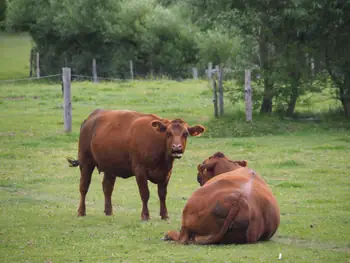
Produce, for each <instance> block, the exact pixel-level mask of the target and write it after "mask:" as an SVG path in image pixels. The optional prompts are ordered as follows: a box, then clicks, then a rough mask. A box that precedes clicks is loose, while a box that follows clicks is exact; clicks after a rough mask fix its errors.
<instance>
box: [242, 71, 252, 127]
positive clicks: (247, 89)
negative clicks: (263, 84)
mask: <svg viewBox="0 0 350 263" xmlns="http://www.w3.org/2000/svg"><path fill="white" fill-rule="evenodd" d="M250 78H251V73H250V69H246V70H245V76H244V100H245V116H246V121H252V87H251V84H250Z"/></svg>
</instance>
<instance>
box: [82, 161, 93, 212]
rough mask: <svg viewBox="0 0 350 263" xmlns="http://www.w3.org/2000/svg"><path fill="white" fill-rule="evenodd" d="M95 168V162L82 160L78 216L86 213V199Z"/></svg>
mask: <svg viewBox="0 0 350 263" xmlns="http://www.w3.org/2000/svg"><path fill="white" fill-rule="evenodd" d="M94 169H95V165H94V163H93V162H91V161H90V162H81V165H80V187H79V190H80V203H79V208H78V216H85V215H86V207H85V199H86V195H87V193H88V191H89V187H90V183H91V176H92V173H93V171H94Z"/></svg>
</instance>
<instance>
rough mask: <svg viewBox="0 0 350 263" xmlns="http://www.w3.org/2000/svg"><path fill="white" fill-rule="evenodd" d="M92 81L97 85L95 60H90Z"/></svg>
mask: <svg viewBox="0 0 350 263" xmlns="http://www.w3.org/2000/svg"><path fill="white" fill-rule="evenodd" d="M92 81H93V82H94V83H97V82H98V81H97V68H96V59H95V58H93V59H92Z"/></svg>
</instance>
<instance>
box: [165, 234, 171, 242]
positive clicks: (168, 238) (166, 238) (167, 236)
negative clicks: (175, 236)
mask: <svg viewBox="0 0 350 263" xmlns="http://www.w3.org/2000/svg"><path fill="white" fill-rule="evenodd" d="M163 240H164V241H172V238H171V237H170V236H169V235H168V234H166V235H165V236H164V238H163Z"/></svg>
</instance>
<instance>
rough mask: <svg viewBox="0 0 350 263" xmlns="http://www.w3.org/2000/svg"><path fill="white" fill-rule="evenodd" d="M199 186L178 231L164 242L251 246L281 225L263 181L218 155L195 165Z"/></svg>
mask: <svg viewBox="0 0 350 263" xmlns="http://www.w3.org/2000/svg"><path fill="white" fill-rule="evenodd" d="M197 180H198V182H199V183H200V185H202V187H201V188H199V189H197V190H196V191H195V192H194V193H193V194H192V196H191V197H190V198H189V200H188V201H187V203H186V205H185V208H184V210H183V213H182V227H181V230H180V232H176V231H169V232H168V233H167V235H166V236H165V240H174V241H176V242H179V243H182V244H185V243H195V244H230V243H236V244H241V243H254V242H257V241H263V240H269V239H270V238H271V237H272V236H273V235H274V233H275V232H276V230H277V228H278V226H279V223H280V214H279V207H278V204H277V201H276V199H275V197H274V196H273V194H272V192H271V190H270V189H269V187H268V186H267V184H266V183H265V181H264V180H263V179H262V178H261V177H260V176H259V175H258V174H256V173H255V172H254V171H252V170H251V169H249V168H248V167H247V162H246V161H231V160H229V159H228V158H226V156H225V155H224V154H223V153H220V152H217V153H215V154H214V155H213V156H211V157H209V158H208V159H206V160H205V161H204V162H203V163H202V164H200V165H198V178H197Z"/></svg>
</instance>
